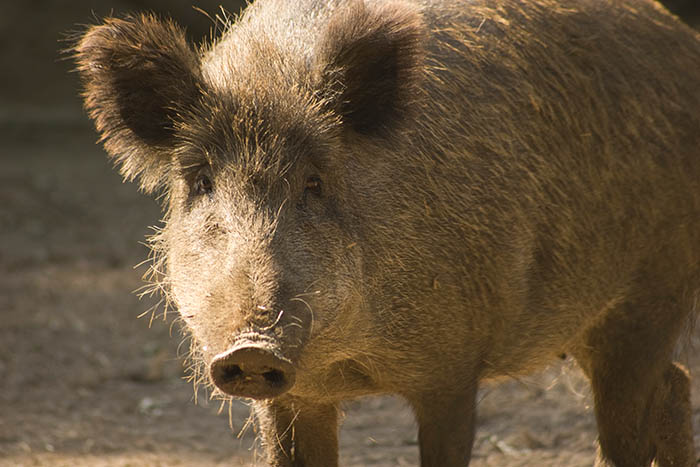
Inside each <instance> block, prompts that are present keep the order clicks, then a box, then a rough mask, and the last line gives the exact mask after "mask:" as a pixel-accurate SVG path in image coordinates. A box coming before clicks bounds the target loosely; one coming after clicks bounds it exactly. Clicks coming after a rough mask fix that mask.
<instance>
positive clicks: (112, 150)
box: [74, 15, 199, 192]
mask: <svg viewBox="0 0 700 467" xmlns="http://www.w3.org/2000/svg"><path fill="white" fill-rule="evenodd" d="M74 51H75V59H76V61H77V65H78V66H77V69H78V71H79V72H80V75H81V78H82V81H83V85H84V91H83V97H84V98H85V108H86V109H87V110H88V112H89V115H90V117H91V118H92V119H93V120H94V121H95V126H96V127H97V131H98V132H99V133H100V136H101V141H103V142H104V145H105V148H106V150H107V152H108V153H109V155H110V156H111V157H113V158H115V160H116V161H117V162H118V164H119V166H120V167H119V169H120V172H121V173H122V175H123V176H124V178H126V179H128V180H133V179H135V178H136V177H140V185H141V188H142V189H143V190H144V191H147V192H151V191H153V190H154V189H156V188H157V187H158V186H159V185H160V184H161V183H162V182H163V180H164V176H165V174H166V172H167V170H168V168H169V166H170V160H171V157H170V154H169V153H170V151H172V147H173V146H172V145H173V136H174V131H175V129H174V125H175V121H176V118H177V116H178V114H179V113H180V112H181V111H182V110H183V109H185V108H186V107H187V106H188V105H190V104H191V103H193V102H194V101H195V100H196V98H197V94H198V93H199V86H198V81H199V58H198V56H197V54H196V53H195V52H194V51H193V50H192V49H191V48H190V46H189V45H188V44H187V41H186V39H185V34H184V32H183V30H182V29H180V28H179V27H178V26H176V25H175V24H174V23H173V22H172V21H162V20H159V19H157V18H156V17H154V16H152V15H141V16H138V17H127V18H126V19H115V18H109V19H107V20H105V22H104V23H103V24H101V25H99V26H92V27H90V28H89V29H88V30H87V31H86V33H85V34H84V35H83V37H82V38H81V39H80V40H79V41H78V43H77V45H76V47H75V49H74Z"/></svg>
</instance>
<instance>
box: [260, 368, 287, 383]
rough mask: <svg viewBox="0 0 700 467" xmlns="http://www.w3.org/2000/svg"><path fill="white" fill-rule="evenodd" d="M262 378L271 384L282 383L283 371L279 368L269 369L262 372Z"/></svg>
mask: <svg viewBox="0 0 700 467" xmlns="http://www.w3.org/2000/svg"><path fill="white" fill-rule="evenodd" d="M263 378H265V380H266V381H267V382H268V383H270V385H272V386H279V385H281V384H284V373H282V372H281V371H279V370H270V371H266V372H265V373H263Z"/></svg>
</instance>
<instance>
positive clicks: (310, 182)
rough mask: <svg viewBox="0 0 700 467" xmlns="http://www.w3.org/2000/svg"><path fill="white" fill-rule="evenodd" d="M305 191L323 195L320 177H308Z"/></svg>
mask: <svg viewBox="0 0 700 467" xmlns="http://www.w3.org/2000/svg"><path fill="white" fill-rule="evenodd" d="M304 192H305V193H311V194H313V195H316V196H321V179H320V178H319V177H309V178H308V179H306V186H305V187H304Z"/></svg>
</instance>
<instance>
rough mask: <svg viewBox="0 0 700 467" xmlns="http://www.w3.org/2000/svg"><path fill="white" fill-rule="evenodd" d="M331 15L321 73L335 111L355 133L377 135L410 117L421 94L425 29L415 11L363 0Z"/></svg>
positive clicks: (398, 4) (319, 57)
mask: <svg viewBox="0 0 700 467" xmlns="http://www.w3.org/2000/svg"><path fill="white" fill-rule="evenodd" d="M349 3H350V4H349V5H347V6H345V7H342V8H340V9H339V10H338V11H336V12H334V13H333V16H332V17H331V19H330V22H329V24H328V26H327V28H326V30H325V33H324V35H323V39H322V41H321V43H320V46H319V49H318V55H317V62H316V64H317V72H318V73H319V74H320V80H321V85H322V86H323V87H324V89H323V93H324V94H325V96H324V97H325V98H326V99H328V100H329V102H330V105H331V108H332V110H333V111H334V112H337V113H338V114H339V115H340V116H341V118H342V121H343V123H344V125H348V126H349V127H350V128H351V129H352V130H354V131H356V132H358V133H361V134H365V135H379V134H382V133H383V132H384V131H385V130H387V129H390V128H392V127H395V126H396V124H398V123H400V121H401V120H402V119H404V118H406V116H407V113H408V112H409V111H410V108H411V103H412V101H414V100H415V96H416V94H417V85H418V84H419V81H420V77H421V71H422V65H423V57H424V50H423V39H424V37H425V27H424V24H423V20H422V16H421V15H420V13H419V11H417V10H416V8H415V7H413V6H411V5H408V4H405V3H402V2H390V3H388V4H385V5H383V6H375V5H371V6H370V5H365V3H364V1H363V0H353V1H351V2H349Z"/></svg>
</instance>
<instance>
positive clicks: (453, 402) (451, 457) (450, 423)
mask: <svg viewBox="0 0 700 467" xmlns="http://www.w3.org/2000/svg"><path fill="white" fill-rule="evenodd" d="M476 391H477V384H476V383H475V382H474V383H467V384H466V385H465V386H464V387H450V388H449V389H444V388H443V389H435V390H432V391H428V392H426V393H424V394H422V395H420V396H418V397H415V396H408V397H407V398H408V400H409V402H410V403H411V405H412V406H413V409H414V411H415V413H416V419H417V421H418V443H419V446H420V459H421V464H420V465H421V467H464V466H466V465H468V464H469V458H470V457H471V450H472V444H473V443H474V424H475V418H476V417H475V411H476Z"/></svg>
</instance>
